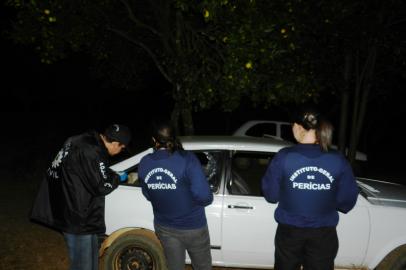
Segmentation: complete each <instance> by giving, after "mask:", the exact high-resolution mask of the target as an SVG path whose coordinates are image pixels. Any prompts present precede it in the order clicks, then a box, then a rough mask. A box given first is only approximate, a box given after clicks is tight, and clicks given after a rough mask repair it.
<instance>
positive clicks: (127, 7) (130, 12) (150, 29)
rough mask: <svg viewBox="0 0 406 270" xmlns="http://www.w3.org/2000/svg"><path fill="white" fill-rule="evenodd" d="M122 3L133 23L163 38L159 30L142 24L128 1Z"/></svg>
mask: <svg viewBox="0 0 406 270" xmlns="http://www.w3.org/2000/svg"><path fill="white" fill-rule="evenodd" d="M121 3H123V5H124V6H125V7H126V9H127V12H128V16H129V17H130V20H131V21H133V22H134V23H135V24H136V25H137V26H139V27H142V28H145V29H147V30H149V31H150V32H151V33H153V34H155V35H157V36H158V37H160V38H162V34H161V33H159V32H158V31H157V30H155V29H154V28H153V27H151V26H149V25H147V24H145V23H143V22H141V21H140V20H139V19H137V17H136V16H135V15H134V12H133V11H132V9H131V7H130V5H129V3H128V2H127V1H126V0H121Z"/></svg>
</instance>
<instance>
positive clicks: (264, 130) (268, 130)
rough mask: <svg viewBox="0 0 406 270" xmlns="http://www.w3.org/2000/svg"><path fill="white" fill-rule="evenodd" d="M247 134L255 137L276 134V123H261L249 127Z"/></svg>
mask: <svg viewBox="0 0 406 270" xmlns="http://www.w3.org/2000/svg"><path fill="white" fill-rule="evenodd" d="M245 134H246V135H247V136H253V137H264V136H266V135H268V136H276V125H275V124H274V123H259V124H256V125H254V126H253V127H251V128H250V129H248V130H247V132H246V133H245Z"/></svg>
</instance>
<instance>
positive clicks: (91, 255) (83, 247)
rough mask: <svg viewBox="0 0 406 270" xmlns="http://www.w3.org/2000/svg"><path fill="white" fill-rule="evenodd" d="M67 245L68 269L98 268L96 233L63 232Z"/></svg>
mask: <svg viewBox="0 0 406 270" xmlns="http://www.w3.org/2000/svg"><path fill="white" fill-rule="evenodd" d="M63 236H64V238H65V242H66V245H67V247H68V253H69V261H70V267H69V270H98V267H99V264H98V259H99V243H98V237H97V234H83V235H81V234H70V233H65V232H64V233H63Z"/></svg>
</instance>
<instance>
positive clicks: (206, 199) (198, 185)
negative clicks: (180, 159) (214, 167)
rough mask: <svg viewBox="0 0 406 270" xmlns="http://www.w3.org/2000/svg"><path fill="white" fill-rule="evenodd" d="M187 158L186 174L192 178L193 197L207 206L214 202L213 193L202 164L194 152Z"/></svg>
mask: <svg viewBox="0 0 406 270" xmlns="http://www.w3.org/2000/svg"><path fill="white" fill-rule="evenodd" d="M187 159H188V160H187V165H186V176H187V177H188V178H189V180H190V190H191V192H192V197H193V199H194V201H196V202H197V203H198V204H199V205H202V206H207V205H209V204H211V203H212V202H213V193H212V192H211V190H210V186H209V182H208V181H207V178H206V176H205V175H204V172H203V168H202V165H201V164H200V161H199V160H198V159H197V157H196V156H195V154H193V153H192V152H189V154H188V155H187Z"/></svg>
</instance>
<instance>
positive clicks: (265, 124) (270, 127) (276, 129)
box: [233, 120, 367, 161]
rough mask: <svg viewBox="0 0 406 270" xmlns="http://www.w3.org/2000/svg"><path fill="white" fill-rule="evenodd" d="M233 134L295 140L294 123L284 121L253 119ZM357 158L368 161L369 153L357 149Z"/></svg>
mask: <svg viewBox="0 0 406 270" xmlns="http://www.w3.org/2000/svg"><path fill="white" fill-rule="evenodd" d="M233 136H251V137H265V138H275V139H280V140H285V141H290V142H295V138H294V137H293V134H292V123H289V122H284V121H273V120H251V121H248V122H245V123H244V124H242V125H241V126H240V127H239V128H237V129H236V130H235V131H234V133H233ZM332 148H335V149H337V146H335V145H333V146H332ZM355 159H356V160H359V161H367V155H366V154H365V153H362V152H360V151H357V152H356V154H355Z"/></svg>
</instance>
